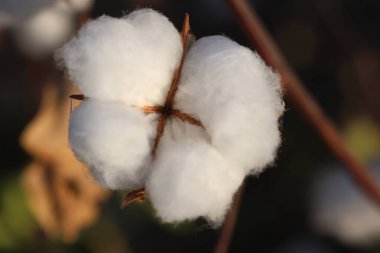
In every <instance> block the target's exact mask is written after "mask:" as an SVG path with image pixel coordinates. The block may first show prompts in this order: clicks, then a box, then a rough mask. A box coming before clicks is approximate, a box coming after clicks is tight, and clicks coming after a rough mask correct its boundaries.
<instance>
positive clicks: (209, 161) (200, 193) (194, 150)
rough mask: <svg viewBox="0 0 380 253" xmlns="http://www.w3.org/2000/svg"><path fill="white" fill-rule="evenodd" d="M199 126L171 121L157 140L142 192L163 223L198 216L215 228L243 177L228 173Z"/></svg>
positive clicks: (224, 162) (229, 170) (228, 170)
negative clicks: (158, 140)
mask: <svg viewBox="0 0 380 253" xmlns="http://www.w3.org/2000/svg"><path fill="white" fill-rule="evenodd" d="M200 131H203V130H202V129H201V128H200V127H197V126H192V125H189V124H187V123H182V122H179V121H178V120H173V121H172V122H170V123H168V125H167V127H166V130H165V133H164V136H163V137H162V138H161V141H160V144H159V146H158V150H157V156H156V158H155V160H154V162H153V164H152V168H151V172H150V175H149V177H148V180H147V184H146V190H147V192H148V195H149V199H150V201H151V202H152V204H153V206H154V208H155V210H156V211H157V214H158V216H159V217H160V218H161V219H162V221H164V222H179V221H183V220H189V219H195V218H198V217H200V216H203V217H205V218H206V219H208V220H209V221H210V222H211V224H213V225H219V224H221V222H222V221H223V219H224V216H225V214H226V212H227V210H228V208H229V207H230V205H231V202H232V199H233V194H234V193H235V192H236V191H237V189H238V187H239V186H240V185H241V183H242V181H243V178H244V175H243V174H242V173H240V172H239V171H235V170H231V168H230V167H229V164H228V163H227V162H226V161H225V159H224V158H223V156H222V155H221V154H220V153H219V152H218V151H216V150H215V149H214V148H213V147H212V146H211V145H210V144H209V143H208V142H207V139H206V138H204V137H205V135H204V133H203V134H202V133H201V132H200Z"/></svg>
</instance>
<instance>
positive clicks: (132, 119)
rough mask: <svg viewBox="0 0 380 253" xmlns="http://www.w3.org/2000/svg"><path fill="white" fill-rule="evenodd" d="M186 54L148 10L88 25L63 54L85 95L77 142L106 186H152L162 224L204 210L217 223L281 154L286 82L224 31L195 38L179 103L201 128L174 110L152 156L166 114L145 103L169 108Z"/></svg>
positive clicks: (76, 119) (77, 117) (73, 131)
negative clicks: (247, 181) (248, 182)
mask: <svg viewBox="0 0 380 253" xmlns="http://www.w3.org/2000/svg"><path fill="white" fill-rule="evenodd" d="M181 54H182V46H181V38H180V36H179V33H178V32H177V31H176V29H175V28H174V26H173V25H172V24H171V23H170V22H169V21H168V20H167V18H166V17H164V16H162V15H161V14H159V13H158V12H155V11H153V10H151V9H141V10H137V11H135V12H132V13H131V14H129V15H128V16H126V17H123V18H119V19H117V18H111V17H107V16H103V17H100V18H98V19H97V20H94V21H91V22H90V23H88V24H87V25H86V26H85V27H84V28H83V29H82V30H81V31H80V32H79V34H78V36H77V37H76V38H74V39H73V40H72V41H70V42H69V43H68V44H67V45H65V46H64V47H63V49H61V50H60V51H59V53H58V58H59V59H60V61H61V62H62V63H63V65H64V66H65V68H66V70H67V72H68V74H69V76H70V77H71V79H72V80H73V81H74V83H75V84H76V85H77V86H78V88H79V89H80V90H81V92H82V93H83V94H84V96H85V97H86V100H85V101H84V102H82V104H81V105H80V106H79V108H78V109H76V110H75V111H74V113H73V116H72V118H71V122H70V143H71V147H72V149H73V150H74V153H76V155H77V157H78V158H79V159H80V160H81V161H83V162H85V163H86V164H89V165H90V167H91V168H92V171H93V174H94V177H95V178H96V179H97V180H98V181H99V182H101V183H102V184H104V185H106V186H108V187H109V188H112V189H126V188H129V187H130V188H131V189H136V187H133V186H134V185H136V186H137V185H138V186H140V185H143V186H145V189H146V193H147V195H148V198H149V199H150V200H151V202H152V204H153V207H154V208H155V209H156V211H157V215H158V216H159V217H160V218H161V220H162V221H164V222H180V221H183V220H189V219H195V218H198V217H200V216H201V217H204V218H206V219H207V220H209V221H210V222H211V223H213V224H216V225H218V224H221V223H222V221H223V219H224V216H225V214H226V212H227V211H228V209H229V207H230V205H231V203H232V199H233V196H234V193H235V192H236V191H237V190H238V188H239V186H240V185H241V184H242V182H243V180H244V177H245V176H246V175H250V174H254V175H257V174H259V173H260V172H261V171H262V170H263V169H264V168H265V167H266V166H268V165H269V164H271V163H273V161H274V159H275V154H276V150H277V148H278V146H279V144H280V132H279V126H278V120H279V117H280V116H281V114H282V111H283V103H282V97H281V89H280V80H279V77H278V75H277V74H275V73H274V72H273V71H272V70H271V69H270V68H269V67H267V66H266V65H265V64H264V62H263V61H262V60H261V58H260V57H259V56H258V55H257V54H256V53H254V52H252V51H251V50H249V49H248V48H245V47H242V46H240V45H238V44H237V43H235V42H233V41H232V40H230V39H228V38H226V37H224V36H211V37H205V38H202V39H200V40H198V41H196V42H195V43H194V44H193V45H192V46H191V47H190V49H189V51H188V54H187V56H186V58H185V63H184V67H183V70H182V75H181V78H180V81H179V86H178V90H177V93H176V95H175V97H174V105H173V108H174V109H176V110H179V111H181V112H183V113H186V114H188V115H190V116H191V117H193V118H195V119H198V120H200V122H201V123H202V126H196V125H191V124H190V123H188V122H183V121H181V120H180V119H179V118H177V117H174V116H173V115H172V116H171V117H170V118H169V120H168V121H167V122H166V125H165V128H164V132H163V136H162V138H161V139H160V142H159V144H158V147H157V150H156V153H155V155H154V156H153V155H151V151H152V150H153V143H154V139H155V135H156V127H157V121H158V120H157V118H158V116H159V114H157V113H156V114H144V113H143V112H142V110H141V107H143V106H156V105H161V106H163V105H164V103H165V97H166V95H167V93H168V90H169V88H170V85H171V82H172V78H173V76H174V72H175V69H176V68H177V67H178V65H179V62H180V59H181ZM91 101H92V102H91ZM94 101H96V102H94ZM116 105H117V106H116ZM83 107H85V109H83ZM122 108H124V110H123V109H122ZM114 110H115V112H116V111H119V112H120V113H117V114H115V113H114ZM139 110H140V112H139ZM122 118H125V119H124V120H123V119H122ZM102 121H103V122H102ZM108 134H110V135H111V136H112V137H108V136H107V135H108ZM106 136H107V137H106ZM108 139H109V141H108ZM119 139H124V140H133V141H126V142H123V141H121V140H119ZM99 157H101V158H102V161H99ZM132 158H133V159H132ZM113 160H115V161H113ZM104 161H106V162H104Z"/></svg>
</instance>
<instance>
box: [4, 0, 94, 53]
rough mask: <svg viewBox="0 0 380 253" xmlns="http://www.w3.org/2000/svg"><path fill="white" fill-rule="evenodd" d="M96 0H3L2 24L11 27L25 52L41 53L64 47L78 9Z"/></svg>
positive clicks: (82, 10)
mask: <svg viewBox="0 0 380 253" xmlns="http://www.w3.org/2000/svg"><path fill="white" fill-rule="evenodd" d="M92 2H93V0H2V1H1V2H0V28H2V29H6V28H10V29H11V30H12V34H13V35H14V38H15V41H16V43H17V44H18V46H19V47H20V48H21V50H22V51H23V52H25V53H26V54H28V55H29V56H32V57H41V56H45V55H47V54H49V53H52V52H53V51H54V50H55V49H57V48H58V47H61V46H62V45H63V44H64V43H65V42H66V41H67V40H68V39H69V37H70V35H71V34H72V33H73V32H74V30H75V26H76V24H75V18H76V16H77V14H78V13H81V12H85V11H87V10H88V9H89V8H90V7H91V5H92Z"/></svg>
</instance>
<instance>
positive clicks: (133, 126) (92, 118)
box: [69, 99, 155, 189]
mask: <svg viewBox="0 0 380 253" xmlns="http://www.w3.org/2000/svg"><path fill="white" fill-rule="evenodd" d="M153 117H154V116H153V115H152V116H150V117H147V116H145V115H144V113H143V112H141V111H140V110H139V109H136V108H131V107H126V106H123V105H120V104H115V103H104V102H99V101H96V100H92V99H89V100H86V101H83V102H82V103H81V105H80V106H79V107H78V108H77V109H76V110H75V111H74V112H73V113H72V115H71V119H70V127H69V140H70V145H71V148H72V149H73V151H74V153H75V155H76V156H77V157H78V159H79V160H81V161H82V162H84V163H86V164H88V165H89V166H90V167H91V171H92V172H93V173H94V176H95V178H96V179H98V181H99V182H100V183H102V184H103V185H105V186H107V187H108V188H111V189H130V188H136V187H141V186H142V185H143V183H144V179H145V177H146V172H147V166H148V164H149V163H150V160H151V157H150V154H151V153H150V146H151V141H152V138H153V136H154V134H155V126H154V124H153V122H152V121H153V120H154V119H153Z"/></svg>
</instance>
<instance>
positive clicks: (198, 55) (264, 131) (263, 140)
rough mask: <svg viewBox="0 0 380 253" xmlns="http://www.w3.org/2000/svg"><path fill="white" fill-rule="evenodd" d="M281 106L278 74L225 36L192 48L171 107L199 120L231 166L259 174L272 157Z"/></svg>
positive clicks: (274, 150) (249, 51) (277, 144)
mask: <svg viewBox="0 0 380 253" xmlns="http://www.w3.org/2000/svg"><path fill="white" fill-rule="evenodd" d="M282 106H283V105H282V99H281V90H280V81H279V77H278V75H277V74H275V73H273V72H272V70H271V69H270V68H269V67H267V66H266V65H265V64H264V62H263V61H262V60H261V58H260V57H259V56H258V55H257V54H255V53H253V52H252V51H251V50H249V49H248V48H245V47H242V46H240V45H238V44H237V43H235V42H233V41H231V40H230V39H228V38H226V37H223V36H211V37H205V38H202V39H200V40H198V41H196V42H195V43H194V45H193V46H192V47H191V48H190V51H189V53H188V55H187V57H186V61H185V65H184V70H183V73H182V78H181V84H180V86H179V88H178V92H177V94H176V103H175V107H176V108H177V109H179V110H181V111H184V112H187V113H189V114H192V115H193V116H195V117H196V118H198V119H200V121H201V122H202V123H203V125H204V126H205V128H206V130H207V132H208V133H209V134H210V137H211V143H212V145H213V146H215V148H217V149H218V150H219V151H220V152H221V153H222V154H223V156H224V157H225V158H226V159H227V160H228V161H229V162H230V163H231V164H233V165H234V168H235V169H239V170H242V171H243V172H244V173H253V174H257V173H259V172H261V171H262V169H263V168H264V167H265V166H266V165H267V164H268V163H271V162H272V161H273V160H274V158H275V154H276V150H277V147H278V146H279V143H280V131H279V127H278V118H279V116H280V115H281V114H282V110H283V108H282Z"/></svg>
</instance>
